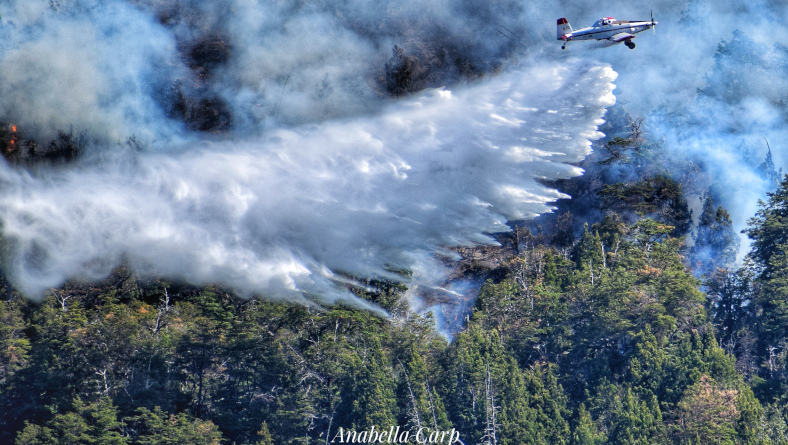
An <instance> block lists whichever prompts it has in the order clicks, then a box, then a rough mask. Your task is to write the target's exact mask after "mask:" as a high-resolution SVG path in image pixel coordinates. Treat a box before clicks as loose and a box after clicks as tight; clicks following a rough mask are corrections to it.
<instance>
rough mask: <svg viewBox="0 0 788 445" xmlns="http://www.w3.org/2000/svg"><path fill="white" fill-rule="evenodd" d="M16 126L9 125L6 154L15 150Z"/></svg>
mask: <svg viewBox="0 0 788 445" xmlns="http://www.w3.org/2000/svg"><path fill="white" fill-rule="evenodd" d="M16 141H17V136H16V124H11V137H10V138H8V152H9V153H11V152H13V151H14V150H16Z"/></svg>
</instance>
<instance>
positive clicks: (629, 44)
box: [624, 40, 635, 49]
mask: <svg viewBox="0 0 788 445" xmlns="http://www.w3.org/2000/svg"><path fill="white" fill-rule="evenodd" d="M624 44H625V45H627V47H628V48H629V49H635V42H633V41H631V40H627V41H626V42H624Z"/></svg>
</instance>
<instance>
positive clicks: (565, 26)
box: [558, 13, 657, 49]
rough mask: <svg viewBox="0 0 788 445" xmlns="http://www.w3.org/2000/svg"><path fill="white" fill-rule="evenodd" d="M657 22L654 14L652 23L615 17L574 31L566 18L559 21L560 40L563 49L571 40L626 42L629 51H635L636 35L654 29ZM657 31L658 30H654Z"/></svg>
mask: <svg viewBox="0 0 788 445" xmlns="http://www.w3.org/2000/svg"><path fill="white" fill-rule="evenodd" d="M656 25H657V22H655V21H654V14H653V13H652V14H651V21H650V22H648V21H643V22H635V21H629V20H616V19H614V18H613V17H604V18H601V19H599V20H597V21H596V22H595V23H594V24H593V25H592V26H589V27H588V28H583V29H578V30H574V29H572V26H571V25H570V24H569V21H568V20H567V19H565V18H560V19H558V40H563V41H564V45H563V46H561V49H566V44H567V43H569V41H570V40H607V41H608V42H610V43H611V44H614V43H621V42H624V44H625V45H627V46H628V47H629V49H635V42H633V41H632V39H634V38H635V34H637V33H639V32H643V31H645V30H647V29H649V28H654V27H655V26H656ZM654 31H656V28H654Z"/></svg>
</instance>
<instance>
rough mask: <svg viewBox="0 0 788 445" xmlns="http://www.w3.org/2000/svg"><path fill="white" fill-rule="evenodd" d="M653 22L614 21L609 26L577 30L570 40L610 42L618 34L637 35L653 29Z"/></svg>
mask: <svg viewBox="0 0 788 445" xmlns="http://www.w3.org/2000/svg"><path fill="white" fill-rule="evenodd" d="M651 26H652V25H651V22H631V21H627V20H622V21H618V20H616V21H614V22H611V24H609V25H600V26H589V27H587V28H582V29H577V30H574V31H572V33H571V34H570V35H569V39H570V40H610V39H611V38H612V37H613V36H615V35H617V34H621V33H622V32H623V33H627V34H632V35H634V34H637V33H639V32H643V31H645V30H647V29H650V28H651ZM622 40H624V39H622Z"/></svg>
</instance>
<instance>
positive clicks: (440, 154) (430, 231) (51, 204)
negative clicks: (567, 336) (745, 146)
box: [0, 2, 615, 302]
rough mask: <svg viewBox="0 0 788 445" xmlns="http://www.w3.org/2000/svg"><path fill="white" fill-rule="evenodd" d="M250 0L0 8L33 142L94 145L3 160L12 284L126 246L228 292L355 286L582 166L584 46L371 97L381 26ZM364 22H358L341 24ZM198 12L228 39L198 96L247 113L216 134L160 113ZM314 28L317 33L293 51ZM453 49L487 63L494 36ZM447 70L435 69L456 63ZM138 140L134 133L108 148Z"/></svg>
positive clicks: (596, 91)
mask: <svg viewBox="0 0 788 445" xmlns="http://www.w3.org/2000/svg"><path fill="white" fill-rule="evenodd" d="M247 3H249V2H235V3H232V4H231V3H228V4H226V5H225V6H226V7H227V8H229V9H226V10H225V12H226V14H228V15H227V16H222V14H221V11H219V10H211V11H206V10H201V11H200V12H199V14H198V15H197V16H195V17H215V18H216V20H217V23H202V22H201V23H198V24H193V23H192V24H190V23H188V20H189V17H188V16H186V15H187V14H186V13H185V12H183V11H181V12H178V11H176V12H174V13H173V14H174V16H176V17H179V18H178V20H180V22H178V23H176V24H171V25H168V26H169V28H168V27H167V26H165V25H163V24H161V23H157V22H156V21H154V20H153V18H152V17H151V15H150V13H149V11H148V10H147V9H145V8H141V7H139V6H135V5H131V4H124V3H120V2H101V3H96V4H95V5H85V4H84V3H73V4H68V5H61V7H60V8H59V9H52V8H45V7H41V8H40V9H39V10H34V9H35V8H33V7H32V6H22V3H21V2H20V3H19V4H17V5H16V9H15V10H12V11H10V12H9V11H7V10H6V11H3V20H4V28H6V29H4V33H5V34H6V35H12V34H13V33H14V31H18V32H19V33H21V34H22V35H20V36H16V37H15V38H11V40H10V41H11V42H13V44H12V45H11V47H10V48H6V49H5V50H4V52H3V54H2V59H1V60H0V72H2V73H3V74H4V75H7V76H8V79H9V81H8V82H7V83H5V84H4V85H3V87H2V88H4V90H3V92H4V93H5V92H6V91H9V92H13V93H9V94H8V95H5V94H4V95H3V99H2V100H0V113H2V115H3V116H7V117H8V119H15V122H17V123H18V124H19V126H20V128H27V129H28V130H27V131H28V132H29V133H34V132H37V133H38V135H39V137H47V136H49V135H51V134H52V133H53V132H54V131H55V130H57V129H60V128H63V127H64V126H65V125H70V126H74V127H76V128H85V129H87V130H88V131H90V132H91V134H92V135H93V137H94V138H95V139H96V140H97V141H98V142H96V143H94V144H93V145H92V148H91V150H92V151H89V152H88V154H86V155H85V156H84V157H83V158H81V159H80V160H79V161H77V162H74V163H71V164H67V165H59V166H50V167H39V168H36V169H34V170H32V171H31V170H26V169H21V168H17V167H12V166H9V165H6V164H3V165H2V166H0V181H1V182H2V187H1V188H2V193H0V215H2V227H3V235H4V237H5V238H6V240H7V246H8V247H7V252H6V256H7V258H6V263H7V264H6V268H7V269H8V272H9V274H10V276H11V278H12V280H13V281H14V283H15V285H16V286H17V287H18V288H19V289H21V290H22V291H23V292H25V293H26V294H28V295H32V296H35V295H40V294H41V293H42V291H44V290H46V289H47V288H49V287H52V286H57V285H59V284H60V283H62V282H63V281H64V280H65V279H68V278H71V277H77V278H88V279H92V278H98V277H102V276H105V275H106V274H107V273H108V272H109V271H110V270H111V268H112V267H114V266H116V265H117V264H118V263H119V262H120V261H121V260H125V261H128V262H130V263H131V264H132V265H133V266H134V268H135V270H137V271H139V272H140V273H143V274H158V275H163V276H168V277H176V278H181V279H184V280H187V281H190V282H193V283H207V282H220V283H223V284H226V285H228V286H230V287H232V288H234V289H235V290H237V291H238V292H240V293H242V294H263V295H266V296H268V297H272V298H288V299H301V298H304V296H307V297H309V298H314V299H318V300H319V301H322V302H332V301H335V299H337V298H341V299H348V298H350V297H349V296H348V295H347V294H346V292H345V291H343V289H344V288H343V283H345V282H346V281H347V278H346V277H348V276H359V277H383V278H396V277H398V275H397V273H398V271H401V270H403V269H422V270H429V269H430V268H431V267H433V266H434V262H435V255H436V254H440V253H441V252H442V251H444V249H446V248H447V247H451V246H456V245H472V244H474V243H489V242H492V239H491V238H490V234H492V233H496V232H501V231H505V230H508V228H507V226H506V225H505V222H506V221H507V220H509V219H523V218H531V217H533V216H535V215H537V214H539V213H541V212H545V211H548V210H549V206H548V203H549V202H550V201H553V200H555V199H557V198H559V197H563V196H564V195H562V194H561V193H560V192H558V191H556V190H551V189H549V188H547V187H545V186H543V185H541V184H540V182H539V180H541V179H556V178H563V177H570V176H573V175H578V174H580V173H581V171H580V170H579V169H578V168H576V167H573V166H571V165H570V164H571V163H576V162H578V161H579V160H581V159H582V158H583V157H584V156H585V155H587V154H588V153H589V150H590V141H591V140H594V139H597V138H599V137H601V136H602V135H601V134H600V133H598V132H597V131H596V128H597V126H598V125H600V124H601V122H602V121H601V117H602V116H603V114H604V110H605V108H606V107H608V106H610V105H612V104H613V102H614V97H613V95H612V89H613V86H612V83H611V82H612V80H613V79H614V78H615V73H614V72H613V71H612V70H611V69H610V68H607V67H605V66H604V65H601V64H595V63H588V62H583V61H572V62H563V63H540V64H538V65H536V66H531V67H512V68H511V69H507V70H506V71H505V72H502V73H500V74H498V75H490V76H486V77H485V78H483V79H479V80H475V81H473V82H468V83H466V84H464V85H463V84H458V85H456V87H453V88H452V89H451V90H449V89H430V90H427V91H425V92H423V93H420V94H417V95H414V96H411V97H409V98H407V99H401V100H398V101H391V100H385V99H382V98H381V97H380V95H379V94H377V93H376V90H375V88H377V87H378V86H379V85H378V86H375V85H376V84H375V83H374V82H370V81H369V78H370V72H371V70H372V68H370V67H369V66H368V64H367V65H364V64H363V63H362V62H363V60H364V59H365V58H368V57H373V56H374V54H375V51H377V49H376V47H374V46H373V45H372V44H371V43H370V41H372V40H375V38H379V39H380V40H381V42H382V43H380V45H383V46H384V47H389V45H391V41H390V40H389V39H388V38H386V37H385V36H372V37H375V38H372V37H368V38H366V39H362V38H358V36H356V35H351V32H350V30H349V27H346V26H345V25H346V24H341V25H342V26H340V25H339V24H337V23H332V22H331V20H328V19H327V18H326V16H325V14H324V13H321V11H319V9H320V8H318V10H317V11H312V12H311V13H306V12H304V11H299V12H297V13H293V12H292V11H290V10H289V9H287V8H285V6H287V5H284V4H281V5H277V7H280V8H285V10H283V11H278V10H274V11H268V10H266V8H267V7H262V6H260V10H257V9H256V8H253V7H252V6H249V5H247ZM252 3H254V2H252ZM25 5H28V4H27V3H25ZM255 6H256V3H255ZM346 6H348V7H349V5H346ZM194 7H195V8H196V6H194ZM233 7H237V8H239V9H241V10H242V11H244V12H252V11H256V12H257V13H258V15H257V16H254V15H252V16H250V15H248V14H246V15H245V14H239V13H238V10H236V9H233ZM436 8H437V9H438V10H440V9H441V8H438V7H437V6H436ZM190 11H192V12H193V11H194V10H190ZM109 12H114V13H116V14H115V15H114V16H113V15H112V14H109ZM367 12H368V13H372V12H373V11H367ZM435 13H436V14H437V12H435ZM443 13H446V14H448V12H447V11H443ZM259 14H262V16H260V15H259ZM268 14H270V15H268ZM288 14H289V15H288ZM108 16H113V18H110V19H107V18H106V17H108ZM234 20H240V22H236V21H234ZM364 20H372V19H371V18H366V19H365V18H364V17H354V18H353V19H352V20H349V21H348V22H352V23H362V22H364ZM457 20H458V19H457V18H452V17H451V16H448V17H447V18H446V20H445V26H446V27H450V25H454V24H456V23H455V22H456V21H457ZM283 22H286V23H283ZM229 23H233V24H237V25H238V26H236V27H230V26H229V25H228V24H229ZM200 27H207V28H209V29H211V32H214V31H215V32H220V33H231V32H233V33H237V34H238V35H236V36H234V37H232V38H230V39H229V41H230V42H232V45H233V50H232V53H233V55H234V56H233V57H234V58H233V59H232V60H229V61H225V62H224V63H222V64H221V66H218V67H208V68H207V71H205V72H202V74H204V75H205V76H206V78H207V79H208V80H210V84H211V87H210V88H209V89H202V90H200V88H202V87H200V88H196V89H195V90H193V91H192V93H194V91H197V93H194V94H205V95H209V94H215V95H217V96H216V97H218V98H219V99H218V100H222V101H225V102H226V103H227V104H230V105H229V106H230V107H231V108H232V111H233V116H240V118H239V119H241V123H240V124H238V125H237V126H234V127H233V128H232V129H231V130H230V131H226V132H224V133H222V134H221V135H220V137H218V138H217V137H216V136H211V135H201V134H199V133H196V132H194V131H190V130H189V129H188V128H186V126H185V125H183V124H182V123H179V122H178V121H177V119H173V118H172V117H171V116H168V114H167V111H166V104H162V99H161V97H160V94H162V91H165V92H166V91H167V86H168V85H173V84H174V83H172V82H169V83H168V80H172V79H176V80H179V79H187V78H189V76H193V75H194V74H193V72H190V67H189V66H187V65H188V60H186V61H184V60H185V58H184V57H183V51H182V50H178V48H177V42H183V41H185V40H186V39H187V37H184V36H180V35H179V33H186V32H189V31H191V32H197V31H199V28H200ZM249 27H251V28H249ZM266 27H270V28H271V29H272V31H267V30H266ZM291 27H297V29H298V30H299V31H298V32H296V29H292V28H291ZM316 27H317V28H318V29H317V31H316V30H315V28H316ZM77 28H79V29H81V30H82V31H81V32H76V29H77ZM307 29H312V32H311V33H308V34H309V35H311V36H318V34H319V35H320V37H319V38H318V39H317V40H318V41H317V42H315V44H314V45H310V47H309V48H308V49H306V50H305V51H298V50H297V48H298V45H299V43H298V42H301V43H300V44H302V45H303V44H304V43H303V39H304V38H305V37H304V34H303V33H306V32H307V31H306V30H307ZM195 30H197V31H195ZM288 30H289V31H288ZM318 31H319V33H318ZM260 35H265V36H268V37H271V38H270V39H267V40H260V39H255V38H253V37H254V36H260ZM140 36H144V37H145V38H143V39H142V41H141V42H140V43H139V44H131V42H132V41H134V38H139V37H140ZM292 39H296V41H293V40H292ZM247 40H248V41H247ZM329 42H331V45H332V48H333V49H331V51H329V48H328V47H327V46H326V47H323V45H328V43H329ZM293 45H295V46H293ZM468 45H470V43H468ZM506 45H508V44H506ZM493 46H494V45H493ZM504 46H505V45H504ZM388 50H389V51H390V48H389V49H388ZM337 51H338V52H337ZM467 51H468V54H470V55H469V56H468V57H469V59H471V58H473V57H480V58H481V54H484V55H485V56H486V57H487V60H493V59H495V58H496V57H499V56H500V54H503V53H504V52H505V51H504V50H503V49H500V48H497V49H495V48H493V49H491V48H488V47H486V46H485V47H484V48H476V49H473V48H471V49H468V50H467ZM120 53H122V54H123V57H120ZM343 54H344V55H346V56H347V57H345V58H344V60H341V59H342V58H343V57H344V56H343ZM474 54H477V56H474ZM328 56H330V57H332V58H337V60H334V61H331V60H326V57H328ZM388 57H389V55H386V56H385V57H384V58H383V59H382V61H383V62H385V61H386V60H387V58H388ZM186 59H188V58H186ZM263 59H265V60H266V63H262V61H263ZM342 62H344V63H342ZM50 65H51V66H50ZM203 68H204V67H203ZM27 70H33V71H34V72H35V73H36V74H35V77H34V78H33V79H27V78H25V76H24V75H22V74H21V73H22V72H26V71H27ZM452 70H453V68H452V69H449V68H446V69H445V70H444V71H441V73H442V75H445V76H448V77H447V78H449V80H451V76H452V73H451V71H452ZM288 72H293V73H294V74H293V75H291V76H290V77H291V78H290V79H289V80H287V76H285V73H288ZM454 74H455V75H456V76H457V78H459V76H460V74H459V72H457V73H454ZM372 77H373V78H374V76H372ZM325 79H328V81H327V82H328V83H327V84H326V83H322V80H325ZM335 82H336V83H335ZM428 83H429V82H427V81H426V80H425V85H427V84H428ZM315 85H317V87H320V88H324V90H327V91H324V93H325V95H323V96H320V95H316V94H315V91H314V90H313V89H312V87H314V86H315ZM255 104H258V105H260V107H259V108H255V107H256V106H255ZM320 110H323V111H320ZM258 112H259V114H255V113H258ZM326 116H328V117H329V118H330V119H328V118H326ZM285 122H286V123H288V125H286V126H283V123H285ZM131 136H135V137H140V138H142V139H143V140H144V141H145V142H146V145H145V147H146V148H145V149H144V150H142V151H136V150H130V149H124V148H122V146H120V145H118V144H117V142H122V141H123V139H124V138H128V137H131ZM113 141H115V142H114V143H113ZM431 265H433V266H431Z"/></svg>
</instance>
